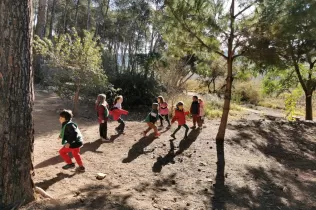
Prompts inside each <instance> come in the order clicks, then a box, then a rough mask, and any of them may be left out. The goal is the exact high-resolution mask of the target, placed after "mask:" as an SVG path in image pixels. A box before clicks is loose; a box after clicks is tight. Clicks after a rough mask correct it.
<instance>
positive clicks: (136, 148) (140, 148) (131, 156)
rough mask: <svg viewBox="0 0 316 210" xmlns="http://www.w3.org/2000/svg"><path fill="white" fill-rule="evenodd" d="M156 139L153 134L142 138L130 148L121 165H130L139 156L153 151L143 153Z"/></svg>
mask: <svg viewBox="0 0 316 210" xmlns="http://www.w3.org/2000/svg"><path fill="white" fill-rule="evenodd" d="M155 139H156V138H155V137H154V134H150V135H149V136H145V137H142V138H141V139H139V140H138V142H136V143H135V144H134V145H133V146H132V148H131V149H130V150H129V151H128V156H127V157H126V158H124V159H123V161H122V163H130V162H132V161H133V160H135V159H136V158H138V157H139V156H140V155H141V154H145V153H150V152H152V151H153V149H152V150H151V151H144V149H145V148H146V147H147V146H149V145H150V144H151V143H152V142H153V141H154V140H155Z"/></svg>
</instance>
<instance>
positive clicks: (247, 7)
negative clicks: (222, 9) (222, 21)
mask: <svg viewBox="0 0 316 210" xmlns="http://www.w3.org/2000/svg"><path fill="white" fill-rule="evenodd" d="M252 5H254V4H249V5H248V6H246V7H245V8H244V9H242V10H241V11H240V12H238V13H237V14H236V15H235V16H234V19H236V18H237V17H238V16H239V15H241V14H242V13H244V12H245V11H246V10H247V9H249V8H250V7H252Z"/></svg>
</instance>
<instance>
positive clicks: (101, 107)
mask: <svg viewBox="0 0 316 210" xmlns="http://www.w3.org/2000/svg"><path fill="white" fill-rule="evenodd" d="M96 110H97V114H98V121H99V124H100V126H99V132H100V137H101V140H102V141H109V140H110V139H109V138H108V136H107V133H108V118H109V110H108V103H107V102H106V95H105V94H99V95H98V97H97V101H96Z"/></svg>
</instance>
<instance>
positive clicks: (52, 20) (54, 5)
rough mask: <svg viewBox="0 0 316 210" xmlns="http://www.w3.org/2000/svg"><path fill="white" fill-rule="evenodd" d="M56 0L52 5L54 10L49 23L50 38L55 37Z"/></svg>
mask: <svg viewBox="0 0 316 210" xmlns="http://www.w3.org/2000/svg"><path fill="white" fill-rule="evenodd" d="M56 1H57V0H53V5H52V11H51V16H50V24H49V35H48V38H49V39H52V38H53V30H54V20H55V9H56Z"/></svg>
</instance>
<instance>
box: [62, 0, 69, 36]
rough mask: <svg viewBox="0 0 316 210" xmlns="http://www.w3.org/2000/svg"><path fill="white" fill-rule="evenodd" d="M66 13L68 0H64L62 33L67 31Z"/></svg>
mask: <svg viewBox="0 0 316 210" xmlns="http://www.w3.org/2000/svg"><path fill="white" fill-rule="evenodd" d="M67 13H68V0H66V2H65V8H64V27H63V29H64V30H63V31H64V33H67Z"/></svg>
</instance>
